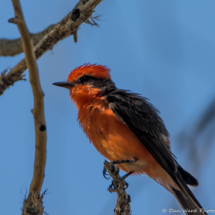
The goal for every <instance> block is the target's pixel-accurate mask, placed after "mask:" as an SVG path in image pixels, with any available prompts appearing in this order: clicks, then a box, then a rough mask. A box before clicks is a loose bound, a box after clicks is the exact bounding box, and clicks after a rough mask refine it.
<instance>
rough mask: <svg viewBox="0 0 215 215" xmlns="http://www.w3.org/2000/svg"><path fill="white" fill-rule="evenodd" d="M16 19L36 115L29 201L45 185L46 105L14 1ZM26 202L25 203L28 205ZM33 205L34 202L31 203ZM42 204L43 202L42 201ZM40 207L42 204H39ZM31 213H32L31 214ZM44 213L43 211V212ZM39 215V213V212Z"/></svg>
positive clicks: (21, 16) (22, 19) (23, 22)
mask: <svg viewBox="0 0 215 215" xmlns="http://www.w3.org/2000/svg"><path fill="white" fill-rule="evenodd" d="M12 3H13V7H14V11H15V18H12V19H10V20H9V22H11V23H14V24H16V25H17V26H18V29H19V32H20V34H21V40H22V46H23V50H24V53H25V59H26V63H27V67H28V69H29V76H30V83H31V87H32V91H33V96H34V109H33V110H32V113H33V115H34V126H35V137H36V141H35V142H36V143H35V162H34V175H33V179H32V182H31V185H30V189H29V198H28V199H29V200H30V199H32V197H33V199H39V194H40V191H41V187H42V184H43V179H44V175H45V163H46V139H47V138H46V123H45V117H44V103H43V97H44V94H43V91H42V88H41V85H40V80H39V73H38V68H37V63H36V58H35V54H34V51H33V43H32V40H31V36H30V33H29V31H28V29H27V26H26V24H25V20H24V17H23V13H22V9H21V6H20V3H19V0H12ZM27 202H28V200H25V202H24V203H27ZM30 202H31V203H32V201H30ZM40 202H41V203H42V201H40ZM39 205H40V204H39ZM39 208H40V212H41V210H42V208H43V207H42V205H40V207H39ZM23 209H25V211H23V213H24V214H25V213H26V214H28V213H30V214H31V213H35V211H34V210H35V207H34V204H28V206H27V207H25V206H24V207H23ZM29 211H30V212H29ZM42 211H43V210H42ZM37 214H38V212H37Z"/></svg>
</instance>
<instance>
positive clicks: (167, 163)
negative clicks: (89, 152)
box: [106, 89, 206, 215]
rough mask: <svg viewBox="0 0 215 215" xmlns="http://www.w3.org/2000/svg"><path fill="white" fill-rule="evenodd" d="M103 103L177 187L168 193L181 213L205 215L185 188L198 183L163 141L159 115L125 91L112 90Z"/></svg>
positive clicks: (152, 108)
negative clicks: (173, 197) (172, 195)
mask: <svg viewBox="0 0 215 215" xmlns="http://www.w3.org/2000/svg"><path fill="white" fill-rule="evenodd" d="M106 99H107V101H108V102H109V107H110V109H111V110H112V111H113V113H114V114H115V115H116V116H117V118H118V119H119V120H121V121H123V122H124V123H125V124H126V125H127V126H128V127H129V128H130V129H131V131H132V132H133V133H134V134H135V135H136V136H137V138H138V139H139V140H140V141H141V142H142V144H143V145H144V146H145V147H146V149H147V150H148V151H149V152H150V153H151V154H152V156H153V157H154V158H155V159H156V160H157V162H158V163H159V164H160V165H161V166H162V167H163V169H164V170H165V171H166V172H167V173H168V174H169V175H170V176H171V177H172V179H173V180H174V181H175V182H176V184H177V185H178V186H179V188H180V191H178V190H175V189H174V188H173V189H172V191H171V192H172V193H173V194H174V195H175V197H176V198H177V199H178V201H179V203H180V204H181V206H182V207H183V208H184V209H187V208H189V209H191V210H193V211H195V212H193V213H191V214H196V215H202V214H204V215H206V213H204V212H203V211H201V208H202V206H201V205H200V204H199V202H198V200H197V199H196V198H195V196H194V195H193V193H192V192H191V191H190V189H189V188H188V187H187V185H186V183H187V184H190V185H194V186H197V185H198V181H197V180H196V179H195V178H194V177H193V176H191V175H190V174H189V173H188V172H186V171H185V170H183V168H182V167H181V166H180V165H179V164H178V163H177V162H176V160H175V156H174V155H173V154H172V153H171V151H170V148H169V147H168V145H167V144H166V143H165V142H164V140H163V138H162V134H163V135H165V136H168V131H167V129H166V127H165V125H164V123H163V120H162V119H161V118H160V117H159V115H158V111H157V110H156V109H155V108H154V107H153V106H152V105H151V104H150V103H149V102H148V101H147V99H146V98H143V97H141V96H139V95H138V94H134V93H129V92H128V91H125V90H118V89H115V90H114V91H112V92H111V93H109V94H108V95H106ZM131 144H132V143H131ZM196 210H197V212H196ZM186 214H187V213H186Z"/></svg>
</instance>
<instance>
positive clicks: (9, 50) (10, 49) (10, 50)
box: [0, 25, 55, 56]
mask: <svg viewBox="0 0 215 215" xmlns="http://www.w3.org/2000/svg"><path fill="white" fill-rule="evenodd" d="M54 26H55V25H50V26H49V27H48V28H46V29H45V30H43V31H41V32H39V33H37V34H31V37H32V40H33V45H34V46H36V45H37V44H38V43H39V42H40V41H41V40H42V39H43V37H44V36H45V35H46V34H48V33H49V32H50V31H52V29H53V28H54ZM22 52H23V48H22V41H21V38H18V39H13V40H9V39H4V38H3V39H0V56H15V55H17V54H20V53H22Z"/></svg>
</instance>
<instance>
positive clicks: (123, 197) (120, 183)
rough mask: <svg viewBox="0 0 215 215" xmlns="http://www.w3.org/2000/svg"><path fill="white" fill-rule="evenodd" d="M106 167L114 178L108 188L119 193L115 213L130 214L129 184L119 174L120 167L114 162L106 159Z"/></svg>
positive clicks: (120, 214)
mask: <svg viewBox="0 0 215 215" xmlns="http://www.w3.org/2000/svg"><path fill="white" fill-rule="evenodd" d="M104 166H105V168H106V169H107V170H108V172H109V175H110V176H111V177H112V178H113V181H112V184H111V185H110V187H109V188H108V190H109V191H110V192H111V193H112V192H115V193H117V195H118V199H117V204H116V208H115V210H114V212H115V215H130V205H129V203H130V201H131V200H130V196H129V195H128V194H127V193H126V190H125V189H126V187H127V186H128V184H127V183H126V182H125V180H124V179H123V178H121V177H120V176H119V168H118V167H117V166H115V165H113V164H112V163H110V162H108V161H105V162H104Z"/></svg>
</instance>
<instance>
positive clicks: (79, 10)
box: [0, 0, 102, 95]
mask: <svg viewBox="0 0 215 215" xmlns="http://www.w3.org/2000/svg"><path fill="white" fill-rule="evenodd" d="M101 1H102V0H80V1H79V2H78V4H77V5H76V6H75V8H74V9H73V10H72V11H71V12H70V13H69V14H68V15H67V16H66V17H65V18H63V19H62V20H61V21H60V22H59V23H58V24H56V25H55V27H54V29H53V30H52V31H50V32H49V33H48V34H47V35H46V36H45V37H43V39H42V40H41V41H40V42H39V43H38V44H37V46H36V47H35V48H34V53H35V56H36V59H38V58H40V57H41V56H42V55H43V54H44V53H45V52H46V51H48V50H50V49H52V47H53V46H54V45H55V44H56V43H57V42H59V41H60V40H62V39H64V38H66V37H68V36H70V35H74V36H75V37H74V39H75V41H76V40H77V31H78V29H79V27H80V25H81V24H82V23H83V22H87V20H88V19H89V18H90V17H91V16H92V13H93V12H94V9H95V7H96V6H97V5H98V4H99V3H100V2H101ZM26 69H27V65H26V61H25V59H22V60H21V61H20V62H19V63H18V64H17V65H16V66H15V67H14V68H12V69H11V70H10V72H8V73H7V74H6V75H5V76H4V80H2V75H1V76H0V95H1V94H3V92H4V90H5V89H7V88H8V87H9V86H11V85H13V84H14V83H15V82H16V81H18V80H20V76H21V74H22V73H23V72H24V71H25V70H26ZM15 74H17V75H15ZM12 77H14V78H12ZM7 80H13V82H12V83H11V84H10V85H8V84H5V83H6V82H7V83H9V82H8V81H7Z"/></svg>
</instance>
